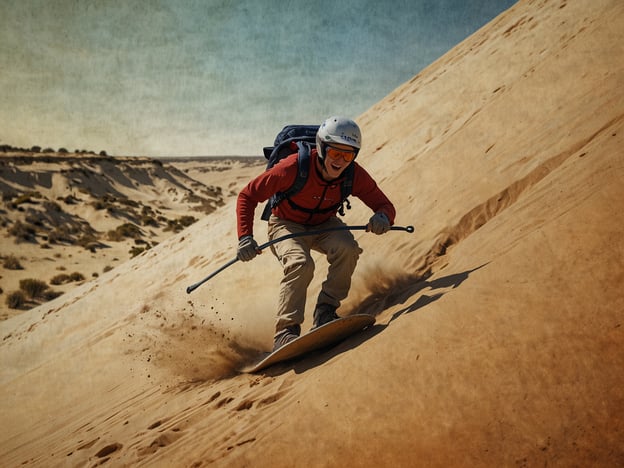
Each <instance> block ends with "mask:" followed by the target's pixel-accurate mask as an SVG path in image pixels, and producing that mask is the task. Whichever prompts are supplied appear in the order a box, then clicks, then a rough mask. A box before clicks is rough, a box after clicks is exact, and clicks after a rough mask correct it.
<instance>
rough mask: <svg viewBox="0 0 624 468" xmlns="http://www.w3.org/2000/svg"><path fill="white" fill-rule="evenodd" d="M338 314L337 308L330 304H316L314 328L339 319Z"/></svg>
mask: <svg viewBox="0 0 624 468" xmlns="http://www.w3.org/2000/svg"><path fill="white" fill-rule="evenodd" d="M338 318H340V317H338V314H336V308H335V307H334V306H332V305H329V304H319V305H317V306H316V309H315V310H314V325H313V326H312V328H318V327H320V326H321V325H325V324H326V323H329V322H332V321H334V320H336V319H338Z"/></svg>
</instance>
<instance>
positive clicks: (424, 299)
mask: <svg viewBox="0 0 624 468" xmlns="http://www.w3.org/2000/svg"><path fill="white" fill-rule="evenodd" d="M485 265H486V264H483V265H481V266H479V267H476V268H473V269H472V270H466V271H464V272H461V273H455V274H453V275H448V276H443V277H441V278H437V279H434V280H432V281H429V280H428V279H423V278H422V277H420V276H419V277H416V276H413V275H406V276H403V277H400V278H396V279H395V280H393V281H392V282H391V284H389V285H387V286H386V287H384V288H383V289H381V290H379V291H377V292H375V293H374V294H371V295H370V296H369V297H367V298H366V299H364V301H362V303H361V304H360V305H359V306H358V307H357V308H356V309H354V310H353V311H352V313H359V314H369V315H373V316H377V315H379V314H380V313H381V312H383V311H384V310H387V309H389V308H390V307H393V306H396V305H398V304H403V303H405V302H406V301H407V300H408V299H409V298H411V297H414V296H415V295H417V294H418V293H420V292H421V291H423V290H425V289H427V288H429V289H430V290H431V291H430V293H428V294H422V295H420V296H419V297H418V298H417V299H416V300H415V301H414V302H413V303H411V304H409V305H407V306H405V307H404V308H402V309H400V310H398V311H397V312H395V313H394V314H393V315H392V317H391V318H390V320H389V321H388V323H387V324H385V325H384V324H374V325H372V326H371V327H369V328H367V329H365V330H364V331H361V332H359V333H356V334H355V335H353V336H351V337H349V338H347V339H345V340H344V341H342V342H340V343H338V344H337V345H334V346H331V347H329V348H325V349H321V350H318V351H314V352H312V353H309V354H308V355H307V356H303V357H300V358H296V359H294V360H292V361H287V362H284V363H280V364H276V365H274V366H271V367H269V368H267V369H266V370H264V371H261V372H260V373H261V374H264V375H271V376H276V375H280V374H283V373H285V372H288V371H289V370H291V369H292V370H294V371H295V373H297V374H301V373H303V372H306V371H307V370H309V369H313V368H315V367H317V366H320V365H323V364H324V363H326V362H327V361H329V360H331V359H333V358H334V357H336V356H338V355H340V354H342V353H344V352H346V351H349V350H351V349H354V348H357V347H358V346H360V345H361V344H362V343H364V342H366V341H368V340H370V339H371V338H373V337H374V336H376V335H378V334H379V333H381V332H383V331H384V330H385V328H386V327H387V326H388V325H389V324H390V323H391V322H393V321H394V320H396V319H397V318H398V317H400V316H401V315H404V314H409V313H411V312H414V311H416V310H418V309H421V308H423V307H425V306H427V305H429V304H431V303H433V302H435V301H437V300H438V299H440V298H441V297H442V296H444V295H445V294H446V293H447V292H448V291H449V288H450V289H456V288H458V287H459V286H460V285H461V284H462V283H463V282H464V281H466V280H467V279H468V277H469V276H470V274H471V273H473V272H475V271H477V270H479V269H481V268H483V267H484V266H485Z"/></svg>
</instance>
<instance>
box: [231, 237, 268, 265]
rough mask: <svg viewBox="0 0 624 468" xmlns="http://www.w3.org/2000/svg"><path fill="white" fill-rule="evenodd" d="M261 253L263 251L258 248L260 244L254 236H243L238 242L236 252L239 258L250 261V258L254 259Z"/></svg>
mask: <svg viewBox="0 0 624 468" xmlns="http://www.w3.org/2000/svg"><path fill="white" fill-rule="evenodd" d="M259 253H262V251H261V250H260V249H258V244H257V242H256V241H255V240H254V238H253V236H243V237H241V239H240V241H239V242H238V253H237V254H236V256H237V257H238V259H239V260H241V261H243V262H248V261H249V260H253V259H254V257H255V256H256V255H258V254H259Z"/></svg>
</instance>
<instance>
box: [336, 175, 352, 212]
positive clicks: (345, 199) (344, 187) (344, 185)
mask: <svg viewBox="0 0 624 468" xmlns="http://www.w3.org/2000/svg"><path fill="white" fill-rule="evenodd" d="M344 174H345V178H344V179H343V180H342V182H341V183H340V199H341V202H340V208H338V214H339V215H340V216H344V215H345V203H346V207H347V210H350V209H351V203H350V202H349V197H350V196H351V192H352V191H353V174H355V164H349V166H347V168H346V169H345V172H344Z"/></svg>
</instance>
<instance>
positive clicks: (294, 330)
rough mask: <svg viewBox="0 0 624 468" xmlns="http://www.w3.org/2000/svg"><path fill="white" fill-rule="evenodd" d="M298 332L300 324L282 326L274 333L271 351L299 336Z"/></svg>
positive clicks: (299, 331) (299, 332)
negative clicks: (282, 327) (281, 328)
mask: <svg viewBox="0 0 624 468" xmlns="http://www.w3.org/2000/svg"><path fill="white" fill-rule="evenodd" d="M300 334H301V326H300V325H291V326H289V327H286V328H284V329H283V330H282V331H281V332H279V333H278V334H277V335H275V339H274V341H273V351H277V350H278V349H280V348H281V347H282V346H284V345H285V344H288V343H290V342H291V341H292V340H294V339H296V338H299V335H300Z"/></svg>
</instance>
